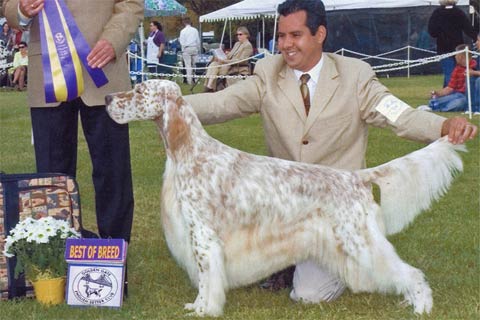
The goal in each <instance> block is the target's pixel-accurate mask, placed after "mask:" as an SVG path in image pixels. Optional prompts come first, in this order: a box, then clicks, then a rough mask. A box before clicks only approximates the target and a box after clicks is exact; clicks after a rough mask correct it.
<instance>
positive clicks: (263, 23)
mask: <svg viewBox="0 0 480 320" xmlns="http://www.w3.org/2000/svg"><path fill="white" fill-rule="evenodd" d="M262 29H263V30H262V32H263V35H262V40H263V41H262V48H266V47H265V16H262Z"/></svg>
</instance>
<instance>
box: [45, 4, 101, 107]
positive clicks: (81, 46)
mask: <svg viewBox="0 0 480 320" xmlns="http://www.w3.org/2000/svg"><path fill="white" fill-rule="evenodd" d="M40 37H41V46H42V64H43V74H44V82H45V99H46V102H48V103H50V102H59V101H71V100H73V99H75V98H77V97H79V96H80V95H81V94H82V93H83V90H84V85H83V73H82V64H83V65H84V67H85V69H86V70H87V72H88V73H89V74H90V77H91V78H92V80H93V82H94V83H95V85H96V86H97V87H101V86H103V85H105V84H106V83H107V82H108V79H107V77H106V76H105V73H104V72H103V71H102V69H98V68H96V69H92V68H90V67H89V66H88V63H87V56H88V53H89V52H90V46H89V45H88V43H87V41H86V40H85V38H84V37H83V35H82V33H81V32H80V30H79V28H78V26H77V24H76V23H75V20H74V19H73V16H72V14H71V13H70V11H69V10H68V8H67V6H66V5H65V2H64V1H63V0H45V4H44V8H43V10H42V12H41V14H40Z"/></svg>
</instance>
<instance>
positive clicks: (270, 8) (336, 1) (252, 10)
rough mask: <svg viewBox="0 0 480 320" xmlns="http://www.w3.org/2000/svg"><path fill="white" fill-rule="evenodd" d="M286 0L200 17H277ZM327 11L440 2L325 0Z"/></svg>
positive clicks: (251, 2)
mask: <svg viewBox="0 0 480 320" xmlns="http://www.w3.org/2000/svg"><path fill="white" fill-rule="evenodd" d="M283 1H284V0H243V1H241V2H238V3H235V4H233V5H231V6H228V7H225V8H222V9H220V10H217V11H214V12H210V13H208V14H205V15H203V16H200V19H199V20H200V23H203V22H215V21H222V20H239V19H251V18H259V17H261V16H266V17H270V18H271V17H275V13H276V8H277V5H278V4H279V3H282V2H283ZM323 3H324V4H325V9H326V10H327V11H334V10H351V9H369V8H370V9H374V8H405V7H419V6H438V0H323ZM458 5H459V6H468V0H459V1H458Z"/></svg>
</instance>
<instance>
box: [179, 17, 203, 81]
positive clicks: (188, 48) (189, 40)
mask: <svg viewBox="0 0 480 320" xmlns="http://www.w3.org/2000/svg"><path fill="white" fill-rule="evenodd" d="M182 23H183V24H184V25H185V27H184V28H183V29H182V30H181V31H180V37H179V38H178V41H179V42H180V45H181V46H182V57H183V62H184V64H185V68H186V71H187V82H188V84H192V83H193V79H192V73H193V68H195V61H196V59H197V55H198V53H199V50H200V35H199V33H198V30H197V29H196V28H194V27H192V22H191V20H190V18H189V17H185V18H183V19H182Z"/></svg>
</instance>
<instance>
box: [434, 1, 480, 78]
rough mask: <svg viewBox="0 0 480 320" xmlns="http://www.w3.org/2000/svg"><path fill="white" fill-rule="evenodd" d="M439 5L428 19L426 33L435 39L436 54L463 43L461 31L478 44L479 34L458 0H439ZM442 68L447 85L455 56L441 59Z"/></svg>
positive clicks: (447, 51) (453, 66)
mask: <svg viewBox="0 0 480 320" xmlns="http://www.w3.org/2000/svg"><path fill="white" fill-rule="evenodd" d="M438 2H439V3H440V7H439V8H437V9H435V11H433V13H432V16H431V17H430V20H429V21H428V33H429V34H430V35H431V36H432V37H433V38H436V39H437V54H445V53H450V52H454V51H455V47H456V46H458V45H460V44H462V43H465V41H464V39H463V33H465V34H466V35H468V36H469V37H470V38H472V39H473V41H476V42H477V48H478V47H479V46H480V35H479V34H478V32H475V30H474V28H473V26H472V24H471V22H470V21H469V19H468V17H467V16H466V15H465V13H464V12H463V11H462V10H460V9H459V8H458V7H457V6H456V4H457V2H458V0H439V1H438ZM440 63H441V65H442V70H443V76H444V79H443V86H444V87H445V86H447V84H448V82H449V81H450V75H451V73H452V71H453V68H455V58H454V57H453V56H452V57H447V58H444V59H442V60H441V62H440Z"/></svg>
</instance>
